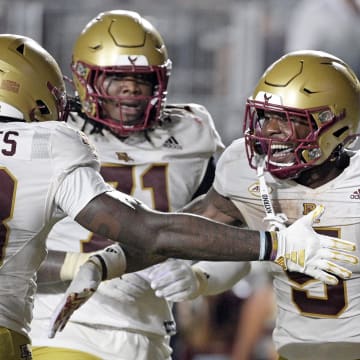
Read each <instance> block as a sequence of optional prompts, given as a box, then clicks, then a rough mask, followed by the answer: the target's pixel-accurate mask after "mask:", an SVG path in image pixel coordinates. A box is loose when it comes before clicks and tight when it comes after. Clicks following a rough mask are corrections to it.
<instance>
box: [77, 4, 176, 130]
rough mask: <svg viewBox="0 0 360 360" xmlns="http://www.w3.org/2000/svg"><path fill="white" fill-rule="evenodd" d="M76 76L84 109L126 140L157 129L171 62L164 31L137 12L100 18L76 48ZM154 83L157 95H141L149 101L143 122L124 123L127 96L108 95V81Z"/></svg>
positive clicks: (105, 15) (87, 27) (95, 19)
mask: <svg viewBox="0 0 360 360" xmlns="http://www.w3.org/2000/svg"><path fill="white" fill-rule="evenodd" d="M71 68H72V73H73V80H74V85H75V88H76V91H77V93H78V95H79V97H80V100H81V104H82V110H83V112H84V113H85V114H86V115H87V116H88V117H89V118H90V119H93V120H95V121H97V122H99V123H101V124H103V125H106V126H107V127H108V128H110V129H112V130H113V131H114V132H115V133H116V134H118V135H121V136H126V135H128V134H129V133H131V132H134V131H141V130H144V129H147V128H150V127H152V126H154V124H155V123H156V122H157V121H159V118H160V116H161V112H162V110H163V107H164V105H165V100H166V94H167V84H168V79H169V76H170V71H171V61H170V60H169V58H168V54H167V49H166V46H165V44H164V41H163V39H162V37H161V35H160V34H159V32H158V31H157V30H156V29H155V28H154V27H153V26H152V25H151V24H150V23H149V22H148V21H147V20H145V19H144V18H142V17H141V16H140V15H139V14H138V13H136V12H132V11H124V10H113V11H108V12H103V13H100V14H99V15H98V16H97V17H96V18H94V19H93V20H91V21H90V22H89V23H88V24H87V25H86V26H85V28H84V30H83V31H82V33H81V34H80V36H79V37H78V39H77V41H76V42H75V45H74V48H73V57H72V65H71ZM125 74H126V75H129V74H130V75H131V76H134V77H141V76H143V77H146V78H147V79H151V83H152V95H151V96H140V95H139V96H137V98H139V100H142V101H144V100H146V102H147V108H146V109H145V111H144V116H142V118H141V121H140V122H137V123H136V124H133V125H127V124H126V122H124V121H123V120H122V114H121V102H122V101H125V102H126V100H127V99H126V97H125V96H119V95H118V96H114V95H112V96H111V95H109V94H108V93H107V92H106V85H102V84H100V85H99V82H101V79H102V78H106V76H110V77H111V76H114V77H121V76H122V75H125ZM106 102H108V103H109V102H111V103H113V104H117V106H118V108H119V119H113V118H111V117H110V116H108V115H106V113H105V111H103V109H102V104H105V103H106Z"/></svg>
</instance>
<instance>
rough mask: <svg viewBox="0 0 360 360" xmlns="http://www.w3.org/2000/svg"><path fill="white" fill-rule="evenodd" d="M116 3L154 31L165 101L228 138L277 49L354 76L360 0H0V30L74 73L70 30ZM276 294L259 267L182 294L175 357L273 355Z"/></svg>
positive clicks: (228, 359) (359, 66)
mask: <svg viewBox="0 0 360 360" xmlns="http://www.w3.org/2000/svg"><path fill="white" fill-rule="evenodd" d="M113 9H126V10H135V11H138V12H139V13H140V14H141V15H143V16H144V17H145V18H147V19H148V20H150V22H151V23H152V24H153V25H155V27H156V28H157V29H158V30H159V31H160V33H161V34H162V36H163V38H164V41H165V43H166V44H167V47H168V52H169V56H170V58H171V60H172V62H173V71H172V75H171V78H170V85H169V96H168V101H169V102H178V103H181V102H196V103H200V104H202V105H204V106H205V107H206V108H207V109H208V110H209V111H210V113H211V114H212V116H213V118H214V121H215V124H216V127H217V129H218V131H219V133H220V134H221V136H222V138H223V141H224V143H225V144H226V145H229V144H230V143H231V141H232V140H234V139H236V138H238V137H240V136H242V119H243V113H244V108H245V101H246V98H247V97H248V96H250V95H251V92H252V89H253V87H254V86H255V84H256V83H257V81H258V78H259V77H260V76H261V74H262V73H263V71H264V70H265V69H266V67H268V66H269V65H270V64H271V63H272V62H273V61H275V60H276V59H278V58H279V57H280V56H281V55H283V54H284V53H286V52H288V51H292V50H296V49H317V50H325V51H328V52H330V53H332V54H333V55H336V56H338V57H340V58H342V59H343V60H345V61H346V62H348V63H349V65H350V66H351V67H352V68H353V69H354V70H355V72H356V73H357V75H358V76H360V0H316V1H314V0H117V1H115V0H61V1H56V0H24V1H18V0H0V32H1V33H14V34H20V35H26V36H30V37H32V38H34V39H35V40H37V41H38V42H39V43H40V44H42V45H43V46H44V47H45V48H46V49H47V50H48V51H49V52H50V53H51V54H52V55H53V56H54V57H55V58H56V59H57V61H58V62H59V64H60V66H61V67H62V70H63V72H64V74H66V75H67V76H71V73H70V62H71V53H72V46H73V43H74V41H75V39H76V37H77V36H78V34H79V33H80V32H81V30H82V29H83V27H84V26H85V25H86V24H87V23H88V21H89V20H90V19H92V18H93V17H94V16H96V15H97V14H98V13H99V12H102V11H108V10H113ZM251 277H252V278H251ZM274 304H275V303H274V301H273V300H272V290H271V285H270V282H269V280H268V278H267V273H266V270H265V271H264V270H263V269H260V270H259V269H258V270H257V272H256V271H255V273H254V271H253V272H252V273H251V274H250V278H249V277H248V278H247V279H245V280H242V281H240V282H239V284H238V285H237V286H236V287H235V288H234V289H233V290H232V291H229V292H226V293H224V294H222V295H218V296H214V297H208V298H207V299H204V298H199V299H197V300H196V301H194V302H187V303H186V302H185V303H182V304H181V306H177V307H176V308H175V311H176V315H177V320H178V328H179V334H180V335H179V336H177V337H176V338H174V340H173V344H172V345H173V347H174V360H190V359H192V360H205V359H206V360H209V359H211V360H273V359H277V355H276V354H275V353H274V349H273V347H272V343H271V332H272V329H273V325H274V317H275V311H276V309H275V306H274ZM244 329H245V330H244ZM251 334H253V335H251ZM245 335H248V336H245ZM250 337H251V338H250Z"/></svg>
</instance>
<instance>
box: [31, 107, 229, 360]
mask: <svg viewBox="0 0 360 360" xmlns="http://www.w3.org/2000/svg"><path fill="white" fill-rule="evenodd" d="M68 123H69V124H70V125H72V126H76V127H79V128H82V127H83V125H84V120H83V119H80V118H78V117H77V118H76V122H73V121H72V120H71V119H69V120H68ZM92 128H93V127H92V125H91V124H87V125H85V128H84V131H85V133H87V134H90V131H91V130H92ZM102 132H103V135H102V134H99V133H97V134H92V135H90V139H91V142H92V143H93V144H94V145H95V146H96V149H97V150H98V152H99V156H100V161H101V174H102V176H103V177H104V179H105V181H107V182H108V183H109V184H111V185H112V186H113V187H115V188H117V189H118V190H120V191H123V192H125V193H127V194H131V195H133V196H135V197H136V198H137V199H139V200H141V201H143V202H144V203H145V204H147V205H148V206H150V207H151V208H154V209H157V210H160V211H174V210H176V209H178V208H180V207H182V206H184V205H185V204H187V203H188V202H189V201H190V200H191V199H192V197H193V195H194V194H195V192H196V191H197V189H198V188H199V185H200V184H201V183H202V181H203V178H204V175H205V173H206V169H207V166H208V163H209V159H210V158H211V157H212V156H213V155H214V154H216V153H217V152H220V151H222V149H223V147H224V146H223V144H222V142H221V140H220V137H219V134H218V133H217V131H216V130H215V127H214V124H213V120H212V118H211V116H210V114H209V113H208V112H207V111H206V110H205V109H204V108H203V107H202V106H199V105H195V104H190V105H174V106H167V108H166V111H165V115H164V117H163V119H162V122H161V126H160V127H157V128H156V129H154V130H151V131H148V132H147V133H146V134H145V133H143V132H139V133H135V134H132V135H131V136H130V137H128V138H126V139H125V140H123V141H121V140H119V139H118V138H117V137H115V136H114V135H113V134H112V133H111V132H110V131H108V130H105V129H104V130H103V131H102ZM129 226H141V224H136V223H133V224H129ZM47 244H48V246H49V248H50V249H55V250H63V251H82V252H88V251H94V250H96V249H97V248H99V247H104V246H105V245H107V244H106V243H104V241H103V239H100V238H99V237H96V236H94V235H93V234H92V233H89V232H88V231H87V230H86V229H84V228H82V227H81V226H79V225H78V224H76V223H74V222H73V221H72V220H70V219H65V220H63V221H61V222H60V223H58V224H57V225H56V227H55V228H54V229H53V231H52V232H51V233H50V237H49V241H48V243H47ZM137 274H138V275H139V276H138V280H139V281H141V282H142V283H143V287H145V288H147V289H148V290H147V291H145V292H144V293H143V294H142V296H140V297H137V298H136V301H134V300H133V301H131V300H129V299H124V298H119V297H116V294H115V295H114V297H111V296H106V295H104V294H102V293H101V287H100V289H99V291H98V292H97V293H96V294H95V295H94V296H93V297H92V298H91V299H90V301H89V302H88V303H87V304H86V306H84V307H83V308H81V309H79V310H78V311H77V312H76V313H75V314H74V315H73V317H72V318H71V320H70V322H73V323H82V324H87V325H88V326H89V327H91V326H92V327H96V328H97V329H105V330H106V331H108V330H109V329H110V330H111V329H112V330H114V331H118V330H119V329H129V330H130V331H133V332H141V333H145V334H149V335H150V336H151V335H160V336H165V335H169V334H173V333H174V331H175V323H174V319H173V315H172V311H171V305H170V304H169V303H168V302H167V301H165V300H164V299H162V298H158V297H156V296H155V294H154V292H153V290H152V289H151V288H150V285H149V284H148V282H147V271H146V270H144V271H141V272H138V273H137ZM56 290H57V291H58V289H54V288H53V289H50V290H49V289H47V291H50V292H54V291H56ZM60 298H61V294H60V295H54V294H49V293H47V294H46V293H38V295H37V297H36V305H35V315H34V316H35V320H36V321H35V322H34V323H33V326H32V328H33V332H32V334H31V336H32V339H33V344H34V345H35V346H44V345H49V346H61V347H68V348H73V349H77V350H82V351H88V352H91V353H92V354H95V355H98V356H101V357H105V354H104V353H103V352H102V351H104V349H100V348H101V346H99V342H100V341H101V337H102V333H101V332H98V333H97V336H96V338H93V341H92V342H91V341H89V340H88V339H87V340H84V339H82V340H81V339H79V338H76V339H75V338H74V337H73V336H72V334H69V335H67V328H65V329H64V330H63V332H61V333H59V334H58V335H57V336H56V338H55V339H51V340H48V339H47V338H46V332H45V331H44V330H45V329H46V326H47V324H48V318H49V316H50V310H51V309H52V308H53V307H54V306H55V304H57V303H58V302H59V299H60ZM42 328H43V329H44V330H43V329H42ZM103 337H105V335H103ZM104 341H106V342H109V340H108V335H106V339H104ZM111 346H112V345H111ZM103 348H104V347H103ZM113 349H114V347H112V348H109V349H108V353H106V356H108V357H106V358H107V359H110V358H111V354H112V355H113V356H114V358H117V357H116V356H117V355H116V354H114V353H113V352H114V350H113Z"/></svg>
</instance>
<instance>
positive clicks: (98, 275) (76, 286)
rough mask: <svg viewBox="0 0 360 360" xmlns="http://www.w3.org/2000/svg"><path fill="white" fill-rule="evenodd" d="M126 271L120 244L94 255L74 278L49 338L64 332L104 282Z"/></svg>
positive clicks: (53, 318)
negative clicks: (70, 320)
mask: <svg viewBox="0 0 360 360" xmlns="http://www.w3.org/2000/svg"><path fill="white" fill-rule="evenodd" d="M125 269H126V258H125V254H124V252H123V250H122V249H121V247H120V245H119V244H114V245H111V246H108V247H107V248H105V249H103V250H101V251H98V252H96V253H94V255H92V256H91V257H90V258H89V259H88V260H87V261H86V262H85V263H84V264H83V265H81V266H80V269H79V271H78V272H77V273H76V275H75V276H74V278H73V280H72V282H71V284H70V286H69V287H68V289H67V290H66V292H65V295H64V297H63V298H62V300H61V302H60V303H59V305H58V306H57V307H56V309H55V311H54V313H53V315H52V317H51V320H50V328H49V333H48V337H49V338H53V337H54V336H55V334H56V332H57V331H61V330H63V328H64V327H65V325H66V323H67V322H68V321H69V319H70V317H71V315H72V314H73V312H74V311H75V310H77V309H78V308H79V307H80V306H82V305H83V304H84V303H85V302H86V301H87V300H88V299H89V298H90V297H91V296H92V295H93V293H94V292H95V291H96V289H97V288H98V286H99V285H100V283H101V281H102V280H107V279H113V278H114V277H117V276H121V275H122V274H123V273H124V271H125Z"/></svg>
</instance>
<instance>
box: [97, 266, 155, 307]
mask: <svg viewBox="0 0 360 360" xmlns="http://www.w3.org/2000/svg"><path fill="white" fill-rule="evenodd" d="M149 289H151V287H150V284H149V280H148V279H147V277H146V276H145V274H144V272H143V271H137V272H134V273H129V274H124V275H122V276H121V278H116V279H113V280H111V281H105V282H103V283H102V284H101V285H100V287H99V289H98V293H99V294H101V295H105V296H107V297H110V298H112V299H115V300H120V301H129V302H135V301H136V300H137V299H138V298H140V297H141V296H142V295H143V294H144V293H145V292H146V291H148V290H149Z"/></svg>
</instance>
